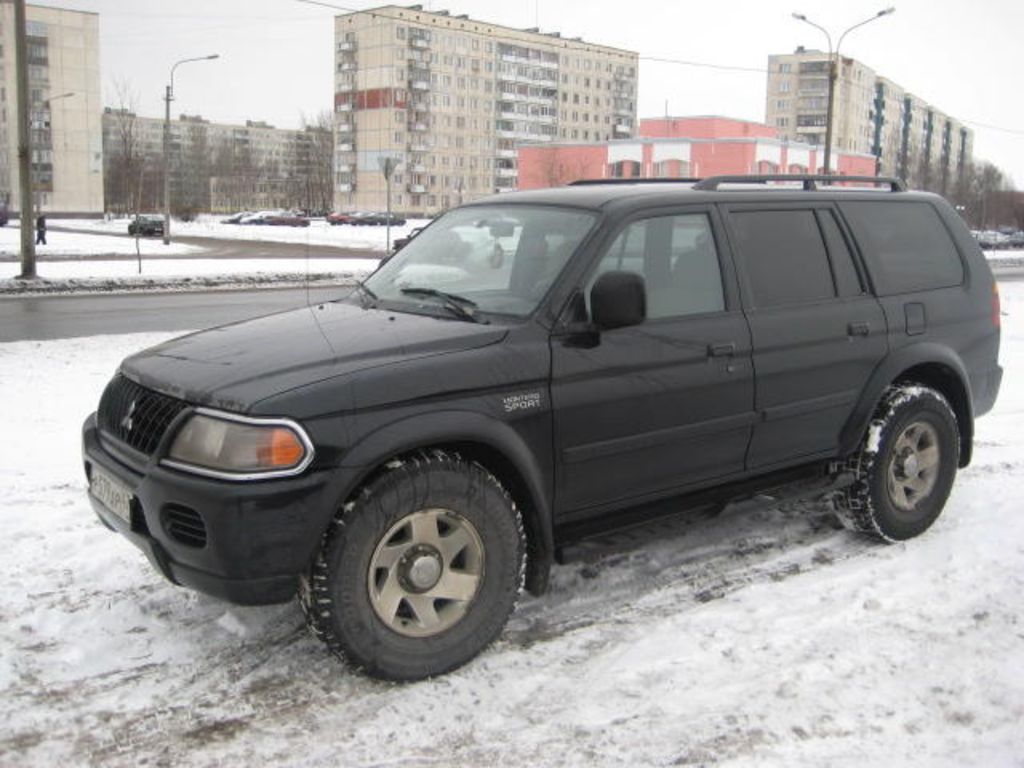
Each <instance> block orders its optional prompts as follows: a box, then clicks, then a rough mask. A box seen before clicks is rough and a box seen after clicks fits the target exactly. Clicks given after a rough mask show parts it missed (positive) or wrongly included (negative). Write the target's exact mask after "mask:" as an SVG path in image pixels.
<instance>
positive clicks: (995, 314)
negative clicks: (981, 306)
mask: <svg viewBox="0 0 1024 768" xmlns="http://www.w3.org/2000/svg"><path fill="white" fill-rule="evenodd" d="M1000 315H1001V312H1000V307H999V283H993V284H992V325H994V326H995V327H996V328H999V327H1000V319H999V318H1000Z"/></svg>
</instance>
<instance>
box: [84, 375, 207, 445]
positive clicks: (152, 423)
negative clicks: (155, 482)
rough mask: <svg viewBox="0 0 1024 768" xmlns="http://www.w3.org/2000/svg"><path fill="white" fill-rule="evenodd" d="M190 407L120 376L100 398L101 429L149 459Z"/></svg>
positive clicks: (99, 415) (99, 416)
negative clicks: (177, 420)
mask: <svg viewBox="0 0 1024 768" xmlns="http://www.w3.org/2000/svg"><path fill="white" fill-rule="evenodd" d="M187 407H188V404H187V403H185V402H184V401H182V400H178V399H177V398H174V397H168V396H167V395H162V394H160V393H159V392H154V391H153V390H151V389H146V388H145V387H140V386H139V385H138V384H136V383H135V382H134V381H131V380H130V379H128V378H126V377H124V376H122V375H121V374H118V375H117V376H115V377H114V379H113V381H111V382H110V383H109V384H108V385H107V388H106V389H105V390H104V391H103V397H101V398H100V408H99V414H98V418H99V427H100V429H101V430H103V432H105V433H107V434H108V435H110V436H111V437H114V438H117V439H118V440H120V441H121V442H123V443H125V444H126V445H128V446H130V447H131V448H134V449H135V450H136V451H140V452H141V453H144V454H146V455H147V456H149V455H151V454H152V453H153V451H155V450H156V447H157V445H159V443H160V439H161V438H162V437H163V436H164V433H165V432H166V431H167V428H168V427H169V426H170V425H171V422H172V421H174V418H175V417H176V416H177V415H178V414H179V413H181V412H182V411H183V410H184V409H185V408H187Z"/></svg>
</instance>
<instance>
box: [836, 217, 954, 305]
mask: <svg viewBox="0 0 1024 768" xmlns="http://www.w3.org/2000/svg"><path fill="white" fill-rule="evenodd" d="M841 209H842V211H843V214H844V215H845V216H846V218H847V220H848V221H849V222H850V228H851V229H852V230H853V235H854V237H856V238H857V242H858V243H859V244H860V247H861V251H862V252H863V253H864V260H865V261H866V262H867V266H868V268H869V269H870V270H871V276H872V278H873V279H874V282H875V288H876V290H877V291H878V293H879V295H882V296H888V295H891V294H894V293H908V292H910V291H927V290H931V289H934V288H947V287H949V286H952V285H960V283H962V282H963V279H964V267H963V264H962V263H961V261H960V255H959V254H958V253H957V250H956V246H955V245H953V240H952V239H951V238H950V236H949V232H947V231H946V227H945V225H943V223H942V219H940V218H939V214H938V213H937V212H936V211H935V209H934V208H933V207H932V206H931V205H929V204H928V203H918V202H910V203H898V202H887V201H886V202H883V201H878V202H875V201H873V200H871V201H865V202H847V203H842V204H841Z"/></svg>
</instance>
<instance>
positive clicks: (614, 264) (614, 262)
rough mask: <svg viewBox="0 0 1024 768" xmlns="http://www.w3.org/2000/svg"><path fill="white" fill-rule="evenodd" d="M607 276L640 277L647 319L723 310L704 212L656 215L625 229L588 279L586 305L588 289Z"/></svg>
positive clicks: (723, 303)
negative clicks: (615, 273) (612, 273)
mask: <svg viewBox="0 0 1024 768" xmlns="http://www.w3.org/2000/svg"><path fill="white" fill-rule="evenodd" d="M609 271H623V272H636V273H637V274H639V275H641V276H642V277H643V278H644V284H645V285H646V287H647V316H648V317H649V318H651V319H658V318H662V317H679V316H682V315H696V314H700V313H703V312H718V311H721V310H723V309H725V297H724V295H723V292H722V273H721V269H720V267H719V264H718V253H717V251H716V249H715V240H714V238H713V237H712V234H711V222H710V221H709V220H708V217H707V215H706V214H703V213H696V214H681V215H678V216H659V217H657V218H653V219H644V220H642V221H635V222H633V223H632V224H630V225H628V226H627V227H626V228H625V229H624V230H622V232H620V233H619V236H618V237H616V238H615V241H614V242H613V243H612V244H611V246H610V247H609V248H608V250H607V251H606V252H605V254H604V257H603V258H602V259H601V262H600V264H599V265H598V268H597V272H596V273H595V274H594V275H592V276H591V279H590V281H589V283H588V286H587V299H588V301H589V296H590V287H591V286H593V284H594V282H595V281H596V280H597V278H598V277H600V276H601V275H602V274H603V273H605V272H609ZM588 309H589V305H588Z"/></svg>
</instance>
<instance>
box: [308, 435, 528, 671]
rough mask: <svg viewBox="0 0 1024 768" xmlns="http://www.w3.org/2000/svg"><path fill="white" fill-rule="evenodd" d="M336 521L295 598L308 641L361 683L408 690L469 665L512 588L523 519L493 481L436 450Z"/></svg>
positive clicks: (378, 483) (519, 571) (369, 491)
mask: <svg viewBox="0 0 1024 768" xmlns="http://www.w3.org/2000/svg"><path fill="white" fill-rule="evenodd" d="M392 464H393V466H391V468H389V469H388V470H386V471H384V472H383V473H382V474H380V475H379V476H377V478H376V479H374V480H372V481H371V482H370V483H369V484H368V485H367V486H366V487H364V488H363V490H362V491H360V492H359V494H358V496H357V498H356V499H355V500H354V501H353V502H352V503H350V504H347V505H346V506H345V509H344V510H343V511H342V512H341V513H340V514H339V516H338V518H337V519H336V520H335V523H334V524H333V525H332V527H331V529H330V530H329V531H328V532H327V534H326V535H325V536H324V542H323V546H322V549H321V551H320V553H319V555H318V556H317V558H316V561H315V562H314V563H313V566H312V568H311V570H310V572H309V574H308V576H307V577H306V579H305V581H304V584H303V587H302V589H301V590H300V601H301V603H302V606H303V609H304V611H305V613H306V618H307V623H308V624H309V627H310V629H311V630H312V632H313V633H314V634H315V635H316V636H317V637H319V638H320V639H322V640H323V641H324V642H326V643H327V645H328V647H329V648H330V649H331V650H332V651H333V652H335V653H336V654H338V655H340V656H342V657H343V658H344V659H346V660H347V661H349V662H351V663H352V664H354V665H355V666H356V667H359V668H361V669H363V670H365V671H366V672H367V673H368V674H370V675H372V676H374V677H379V678H382V679H387V680H418V679H422V678H425V677H429V676H432V675H438V674H442V673H444V672H447V671H449V670H452V669H454V668H456V667H458V666H461V665H462V664H465V663H466V662H467V661H469V660H470V659H472V658H473V657H474V656H476V655H477V654H478V653H480V651H481V650H483V649H484V648H485V647H486V646H487V645H488V644H490V643H491V642H492V641H493V640H494V639H495V638H496V637H497V636H498V635H499V634H500V633H501V630H502V628H503V627H504V626H505V622H506V621H507V619H508V617H509V615H510V614H511V612H512V610H513V608H514V607H515V602H516V599H517V597H518V594H519V591H520V589H521V587H522V582H523V573H524V561H525V552H526V545H525V537H524V534H523V527H522V520H521V517H520V515H519V512H518V510H517V509H516V507H515V504H514V503H513V502H512V499H511V497H510V496H509V495H508V493H507V492H506V491H505V489H504V488H503V487H502V486H501V484H500V483H499V482H498V480H497V479H496V478H495V477H494V476H493V475H492V474H490V473H489V472H488V471H487V470H485V469H484V468H483V467H481V466H480V465H478V464H475V463H471V462H468V461H466V460H464V459H462V458H461V457H459V456H458V455H455V454H449V453H444V452H440V451H436V452H430V453H422V454H417V455H415V456H412V457H410V458H408V459H405V460H403V461H401V462H400V463H399V462H393V463H392Z"/></svg>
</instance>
